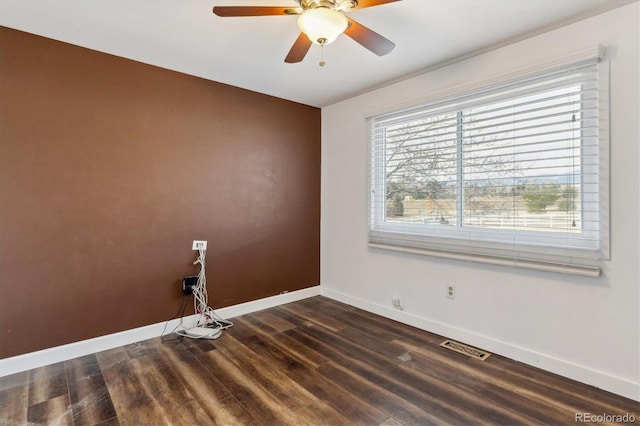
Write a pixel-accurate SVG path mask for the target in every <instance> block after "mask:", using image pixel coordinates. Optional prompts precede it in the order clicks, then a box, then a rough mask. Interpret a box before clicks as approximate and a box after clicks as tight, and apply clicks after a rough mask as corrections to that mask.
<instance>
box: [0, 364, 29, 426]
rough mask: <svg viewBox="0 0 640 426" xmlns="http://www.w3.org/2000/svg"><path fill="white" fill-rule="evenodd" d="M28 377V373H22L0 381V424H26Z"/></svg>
mask: <svg viewBox="0 0 640 426" xmlns="http://www.w3.org/2000/svg"><path fill="white" fill-rule="evenodd" d="M29 375H30V374H29V371H22V372H20V373H16V374H12V375H10V376H5V377H3V378H2V379H0V424H2V425H19V424H26V423H27V408H28V406H29Z"/></svg>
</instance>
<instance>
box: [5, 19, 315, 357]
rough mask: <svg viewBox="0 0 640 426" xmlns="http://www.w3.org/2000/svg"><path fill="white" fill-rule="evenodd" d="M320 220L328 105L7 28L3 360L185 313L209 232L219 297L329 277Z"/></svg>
mask: <svg viewBox="0 0 640 426" xmlns="http://www.w3.org/2000/svg"><path fill="white" fill-rule="evenodd" d="M319 229H320V110H319V109H317V108H313V107H309V106H305V105H301V104H297V103H293V102H289V101H285V100H282V99H278V98H273V97H270V96H266V95H262V94H258V93H254V92H250V91H247V90H243V89H239V88H236V87H231V86H227V85H224V84H220V83H215V82H212V81H208V80H203V79H199V78H196V77H191V76H187V75H184V74H180V73H177V72H173V71H168V70H165V69H161V68H157V67H153V66H149V65H145V64H141V63H138V62H134V61H130V60H127V59H123V58H119V57H115V56H111V55H107V54H102V53H99V52H95V51H92V50H88V49H84V48H80V47H76V46H72V45H68V44H65V43H60V42H56V41H53V40H49V39H45V38H42V37H38V36H35V35H31V34H27V33H23V32H19V31H15V30H11V29H7V28H0V358H5V357H9V356H13V355H18V354H23V353H27V352H31V351H35V350H39V349H43V348H48V347H53V346H57V345H62V344H65V343H70V342H74V341H79V340H84V339H88V338H91V337H96V336H100V335H104V334H109V333H113V332H117V331H122V330H126V329H131V328H135V327H139V326H144V325H147V324H152V323H157V322H162V321H164V320H167V319H169V318H170V317H172V316H173V315H174V314H175V313H176V311H177V310H178V308H179V306H180V301H181V285H180V283H181V280H182V276H183V275H185V274H191V273H195V272H196V269H195V267H194V266H193V265H192V261H193V260H194V259H195V257H196V256H195V253H196V252H193V251H191V242H192V240H194V239H197V240H207V241H208V243H209V250H208V252H207V260H208V263H207V278H208V289H209V296H210V304H211V305H212V306H213V307H215V308H219V307H224V306H229V305H233V304H237V303H242V302H247V301H250V300H255V299H259V298H263V297H267V296H273V295H276V294H279V293H282V292H284V291H293V290H298V289H302V288H306V287H310V286H314V285H318V284H319V281H320V278H319V275H320V268H319V262H320V261H319V245H320V232H319ZM191 312H192V308H191ZM189 313H190V312H189Z"/></svg>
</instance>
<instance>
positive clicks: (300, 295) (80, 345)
mask: <svg viewBox="0 0 640 426" xmlns="http://www.w3.org/2000/svg"><path fill="white" fill-rule="evenodd" d="M318 295H320V286H315V287H309V288H305V289H302V290H297V291H292V292H289V293H283V294H279V295H277V296H272V297H267V298H264V299H259V300H253V301H251V302H247V303H241V304H239V305H233V306H228V307H226V308H221V309H216V313H217V314H218V315H220V316H221V317H222V318H232V317H236V316H239V315H244V314H249V313H251V312H256V311H260V310H262V309H267V308H271V307H274V306H278V305H282V304H285V303H290V302H295V301H296V300H302V299H306V298H308V297H313V296H318ZM193 317H194V316H193V315H192V316H189V317H185V318H183V320H184V321H185V322H186V323H187V324H189V322H190V320H192V318H193ZM179 323H180V320H179V319H175V320H171V321H169V322H168V323H166V322H161V323H157V324H151V325H147V326H144V327H139V328H134V329H131V330H126V331H121V332H119V333H113V334H108V335H106V336H100V337H95V338H93V339H88V340H83V341H81V342H74V343H69V344H67V345H62V346H56V347H53V348H49V349H43V350H41V351H36V352H31V353H28V354H24V355H17V356H14V357H11V358H5V359H0V377H3V376H8V375H10V374H14V373H19V372H21V371H26V370H31V369H32V368H38V367H42V366H44V365H49V364H55V363H56V362H61V361H66V360H69V359H73V358H77V357H80V356H84V355H89V354H92V353H96V352H100V351H106V350H108V349H113V348H117V347H119V346H124V345H128V344H131V343H135V342H139V341H141V340H146V339H151V338H154V337H159V336H160V335H161V334H162V332H163V330H164V329H165V325H166V330H168V331H171V330H173V329H174V328H176V327H177V326H178V324H179Z"/></svg>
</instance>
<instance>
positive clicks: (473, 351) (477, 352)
mask: <svg viewBox="0 0 640 426" xmlns="http://www.w3.org/2000/svg"><path fill="white" fill-rule="evenodd" d="M440 346H442V347H443V348H447V349H451V350H452V351H456V352H458V353H461V354H464V355H468V356H470V357H472V358H476V359H479V360H481V361H484V360H485V359H487V358H489V355H491V354H490V353H489V352H486V351H483V350H482V349H478V348H474V347H473V346H468V345H465V344H464V343H460V342H456V341H454V340H445V341H444V342H442V343H440Z"/></svg>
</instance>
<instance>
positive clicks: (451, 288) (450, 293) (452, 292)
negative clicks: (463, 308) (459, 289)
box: [447, 284, 456, 299]
mask: <svg viewBox="0 0 640 426" xmlns="http://www.w3.org/2000/svg"><path fill="white" fill-rule="evenodd" d="M447 297H448V298H449V299H455V298H456V286H455V285H452V284H449V285H448V286H447Z"/></svg>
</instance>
